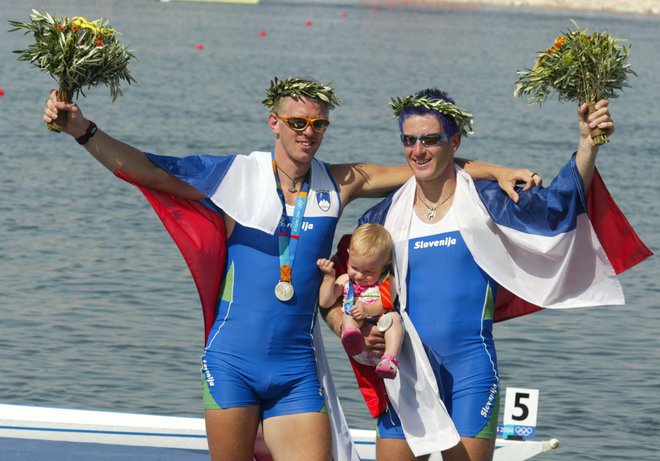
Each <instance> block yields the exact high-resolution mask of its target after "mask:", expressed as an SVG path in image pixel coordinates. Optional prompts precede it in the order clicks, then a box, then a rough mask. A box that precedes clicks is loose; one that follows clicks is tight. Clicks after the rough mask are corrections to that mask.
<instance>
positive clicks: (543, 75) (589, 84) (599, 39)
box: [513, 21, 637, 145]
mask: <svg viewBox="0 0 660 461" xmlns="http://www.w3.org/2000/svg"><path fill="white" fill-rule="evenodd" d="M573 24H574V25H575V29H574V30H571V31H568V32H566V33H564V34H562V35H560V36H559V37H557V39H556V40H555V41H554V43H553V44H552V46H551V47H550V48H548V49H547V50H545V51H542V52H540V53H538V55H537V59H536V62H535V63H534V66H533V68H532V69H527V70H519V71H518V72H517V74H518V80H517V81H516V83H515V89H514V92H513V94H514V96H516V97H520V96H527V98H528V100H529V102H530V104H533V103H537V102H538V103H539V104H541V103H543V102H544V101H545V100H546V99H547V97H548V96H549V95H550V94H552V93H553V92H554V93H556V94H557V96H558V99H559V101H577V102H579V103H586V104H588V105H589V106H590V111H592V110H593V106H594V104H595V103H596V102H598V101H599V100H601V99H604V98H606V99H611V98H615V97H617V94H616V92H617V91H619V90H622V89H623V88H624V87H629V86H630V85H628V83H627V79H628V76H629V75H630V74H632V75H637V74H635V72H634V71H633V70H632V69H631V67H630V64H629V63H628V59H629V57H630V47H625V46H623V45H621V43H622V42H625V40H622V39H618V38H614V37H612V36H611V35H609V34H608V33H607V32H593V33H591V34H587V30H586V29H585V30H580V28H579V27H578V25H577V23H576V22H575V21H573ZM592 139H593V141H594V143H595V144H596V145H600V144H604V143H606V142H607V141H608V139H607V136H606V135H605V134H604V133H602V131H601V130H597V131H593V130H592Z"/></svg>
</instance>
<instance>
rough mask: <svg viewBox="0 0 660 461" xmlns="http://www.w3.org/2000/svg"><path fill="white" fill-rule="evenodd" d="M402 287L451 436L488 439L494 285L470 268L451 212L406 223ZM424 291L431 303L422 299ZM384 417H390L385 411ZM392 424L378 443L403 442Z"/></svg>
mask: <svg viewBox="0 0 660 461" xmlns="http://www.w3.org/2000/svg"><path fill="white" fill-rule="evenodd" d="M439 261H440V262H441V263H440V264H438V262H439ZM406 285H407V292H408V310H407V312H408V316H409V317H410V320H411V321H412V323H413V324H414V325H415V328H416V330H417V333H418V334H419V337H420V339H421V341H422V344H423V345H424V348H425V350H426V351H427V355H428V358H429V362H430V363H431V366H432V368H433V374H434V375H435V378H436V380H437V383H438V387H439V389H440V395H441V397H442V400H443V402H444V403H445V406H446V407H447V411H448V412H449V415H450V416H451V417H452V420H453V422H454V424H455V425H456V429H457V431H458V433H459V434H460V435H461V436H464V437H477V436H478V437H485V438H495V435H496V428H497V410H498V406H497V403H498V393H499V376H498V371H497V357H496V354H495V343H494V340H493V312H494V307H495V299H494V294H495V293H496V291H497V283H496V282H495V281H494V280H493V279H492V278H491V277H490V276H488V274H486V273H485V272H484V271H483V270H482V269H481V268H480V267H479V266H477V264H476V263H475V261H474V258H473V257H472V255H471V254H470V251H469V250H468V248H467V246H466V245H465V241H464V240H463V238H462V236H461V233H460V232H459V231H458V224H457V223H456V218H455V216H454V212H453V208H452V209H451V210H450V211H449V212H448V213H447V215H446V216H445V217H444V218H443V219H442V220H441V221H440V222H438V223H433V224H429V223H425V222H423V221H422V220H420V219H419V218H418V217H417V215H415V214H413V215H412V220H411V226H410V236H409V243H408V280H407V281H406ZM430 290H432V293H433V296H429V292H430ZM388 413H393V410H392V409H391V408H389V409H388ZM396 419H397V416H396V415H395V414H385V415H382V416H381V417H380V418H379V427H378V434H379V436H380V437H384V438H403V437H404V434H403V432H402V431H401V430H400V427H398V426H399V425H398V424H392V422H393V421H396ZM489 422H490V423H491V424H488V423H489Z"/></svg>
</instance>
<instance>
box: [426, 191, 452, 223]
mask: <svg viewBox="0 0 660 461" xmlns="http://www.w3.org/2000/svg"><path fill="white" fill-rule="evenodd" d="M454 192H456V189H454V190H453V191H452V193H451V194H449V195H448V196H447V197H445V199H444V200H443V201H442V202H440V203H438V204H437V205H435V206H431V204H430V203H428V202H427V201H426V200H424V198H423V197H422V194H417V198H418V199H420V200H421V201H422V204H423V205H424V206H425V207H426V208H427V211H426V216H428V218H429V221H431V220H432V219H433V218H435V215H436V212H435V210H437V209H438V208H440V206H442V205H443V204H444V203H445V202H446V201H447V200H449V199H450V198H451V197H452V196H453V195H454Z"/></svg>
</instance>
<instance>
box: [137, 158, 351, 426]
mask: <svg viewBox="0 0 660 461" xmlns="http://www.w3.org/2000/svg"><path fill="white" fill-rule="evenodd" d="M150 158H151V159H152V161H154V162H155V163H156V164H158V165H159V166H161V167H163V168H165V169H166V170H168V171H170V172H171V173H172V174H174V175H175V176H177V177H179V178H180V179H183V180H185V181H186V182H188V183H190V184H192V185H193V186H195V187H196V188H197V189H198V190H200V191H201V192H202V193H203V194H204V195H205V196H206V197H207V198H208V202H209V206H211V207H214V208H217V209H219V210H221V212H222V213H226V214H227V215H229V216H231V217H232V218H233V219H234V220H235V221H236V225H235V227H234V229H233V231H232V234H231V236H230V237H229V238H228V239H227V242H226V246H227V263H226V268H225V273H224V279H223V283H222V287H221V290H220V293H219V299H218V312H217V315H216V317H215V322H214V323H213V326H212V328H211V331H210V334H209V337H208V341H207V344H206V348H205V350H204V355H203V357H202V375H203V380H204V387H205V390H206V391H207V392H205V407H206V408H234V407H244V406H255V405H256V406H260V407H261V409H262V412H263V417H264V418H268V417H272V416H278V415H285V414H294V413H302V412H318V411H322V410H323V407H324V400H325V398H324V394H323V392H322V389H321V384H320V382H319V378H318V375H317V366H316V365H317V364H316V359H315V351H314V347H313V344H312V340H313V335H312V330H313V327H314V324H315V321H316V316H315V306H316V299H317V296H318V287H319V284H320V281H321V276H322V274H321V272H320V271H318V270H310V268H316V260H317V259H318V258H320V257H326V256H327V255H328V254H329V253H330V250H331V245H332V237H333V234H334V231H335V227H336V224H337V220H338V217H339V214H340V210H341V203H340V200H339V194H338V192H337V187H336V185H335V183H334V181H333V179H332V177H331V175H330V174H329V172H328V170H327V168H326V166H325V165H324V164H323V163H321V162H319V161H317V160H313V162H312V167H311V170H310V171H311V174H310V189H309V192H308V198H307V204H306V207H305V212H304V218H303V223H302V228H301V230H300V238H299V241H298V246H297V251H296V254H295V262H294V264H293V267H292V284H293V286H294V289H295V295H294V297H293V298H292V299H291V300H290V301H287V302H282V301H279V300H278V299H277V298H276V297H275V294H274V288H275V285H276V284H277V283H278V282H279V278H280V269H279V268H280V261H279V250H278V236H277V229H276V224H277V221H274V220H273V216H274V215H273V213H272V211H271V210H272V209H273V207H275V209H276V210H281V209H282V204H281V202H280V200H279V197H278V195H277V191H276V186H275V179H274V176H273V171H272V166H271V154H270V153H268V152H257V153H253V154H252V155H250V156H247V157H246V156H229V157H211V156H208V157H206V156H205V157H188V158H186V159H179V158H176V159H175V158H170V157H159V156H150ZM269 207H270V208H269ZM287 208H288V213H289V214H291V213H292V208H291V207H288V206H287ZM280 213H281V211H278V213H277V214H276V215H275V217H276V218H279V214H280Z"/></svg>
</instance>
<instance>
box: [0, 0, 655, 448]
mask: <svg viewBox="0 0 660 461" xmlns="http://www.w3.org/2000/svg"><path fill="white" fill-rule="evenodd" d="M21 3H22V2H14V1H10V0H0V24H5V28H6V29H8V28H9V27H8V25H7V23H6V21H7V20H8V19H17V20H26V19H27V17H28V15H29V12H30V8H29V7H27V6H24V5H22V4H21ZM35 5H36V4H35ZM38 7H39V8H40V9H45V10H47V11H49V12H52V13H55V14H58V15H67V16H75V15H83V16H86V17H89V18H98V17H107V18H109V19H110V20H111V22H112V24H113V26H114V27H116V28H117V29H118V30H119V31H121V32H122V34H123V35H122V39H123V40H124V41H125V42H127V43H129V44H130V46H131V49H133V50H134V52H135V53H136V54H137V55H138V57H139V59H140V61H139V62H138V63H135V64H134V65H133V66H132V67H131V70H132V72H133V74H134V76H135V78H136V79H137V81H138V83H137V84H135V85H132V86H127V87H125V88H124V89H125V95H124V97H122V98H120V99H118V100H117V101H116V102H115V103H114V104H111V103H110V97H109V92H108V91H107V89H105V88H103V87H101V88H94V89H92V90H90V91H89V92H87V98H86V99H85V100H84V101H81V105H82V107H83V110H84V112H85V114H86V115H87V116H88V117H89V118H92V119H93V120H95V121H96V123H97V124H98V125H99V126H100V127H102V128H103V129H105V130H107V131H108V132H110V133H111V134H113V135H115V136H116V137H118V138H120V139H122V140H123V141H126V142H128V143H130V144H133V145H135V146H136V147H139V148H141V149H144V150H148V151H152V152H158V153H164V154H171V155H184V154H192V153H210V154H223V153H230V152H243V153H247V152H250V151H252V150H264V149H266V150H269V149H270V148H271V146H272V134H271V133H270V131H269V130H268V128H267V125H266V110H265V108H264V107H263V106H261V104H260V101H261V100H262V99H263V97H264V89H265V88H266V86H267V85H268V83H269V81H270V80H271V79H272V77H273V76H280V77H286V76H289V75H311V76H314V77H316V78H318V79H320V80H321V81H324V82H329V81H333V82H334V86H335V88H336V90H337V92H338V94H339V96H340V98H341V99H342V100H343V105H342V106H341V107H340V108H338V109H336V110H335V111H334V112H333V114H332V127H331V129H330V130H329V131H328V132H327V134H326V139H325V141H324V145H323V147H322V149H321V151H320V153H319V154H318V155H319V157H320V158H321V159H323V160H325V161H329V162H349V161H354V160H356V159H360V160H365V161H372V162H380V163H387V164H394V163H398V162H401V161H402V153H401V148H400V146H399V143H398V142H397V130H396V124H395V121H394V119H393V118H392V117H391V113H390V112H389V110H388V108H387V103H388V101H389V98H390V97H391V96H395V95H404V94H408V93H410V92H413V91H415V90H417V89H420V88H423V87H428V86H440V87H442V88H444V89H446V90H448V91H449V92H450V94H452V95H453V96H454V97H455V98H456V100H457V101H458V102H459V104H461V105H463V106H465V107H468V108H470V109H472V111H473V112H474V114H475V117H476V124H475V130H476V134H475V136H474V137H470V138H467V139H465V140H464V142H463V145H462V147H461V150H460V151H459V153H460V154H461V155H462V156H464V157H468V158H478V159H481V160H484V161H491V162H499V163H503V164H507V165H515V166H520V167H529V168H532V169H533V170H534V171H538V172H540V173H541V174H542V175H543V176H544V177H545V178H546V181H549V180H550V178H551V177H552V176H553V175H554V173H555V172H556V171H557V170H558V168H559V167H560V166H561V165H562V164H563V162H565V160H566V159H567V158H568V156H569V155H570V153H571V152H572V151H573V150H574V149H575V146H576V142H577V133H576V124H575V107H574V105H572V104H559V103H557V102H555V101H548V103H546V104H544V105H543V107H542V108H539V107H538V106H528V105H527V104H526V103H525V102H524V101H522V100H516V99H514V98H513V97H512V91H513V82H514V81H515V71H516V70H517V69H520V68H524V67H527V66H530V65H531V64H532V61H533V58H534V53H535V52H536V51H538V50H542V49H545V48H547V46H548V45H549V44H550V43H552V40H553V39H554V37H555V35H556V34H557V33H558V32H560V31H564V30H567V29H569V28H570V27H571V23H570V21H569V18H575V19H576V20H578V21H579V22H580V24H581V25H582V26H584V27H590V28H594V29H599V30H602V29H607V30H609V31H610V33H612V35H615V36H619V37H624V38H628V39H629V40H630V43H631V44H632V58H631V59H632V65H633V68H634V69H635V70H636V71H637V73H638V74H639V77H637V78H634V79H632V80H631V84H632V86H633V87H632V88H630V89H626V91H625V93H624V94H623V95H622V97H621V98H620V99H617V100H614V101H612V113H613V117H614V119H615V121H616V125H617V132H616V133H615V135H614V136H613V137H612V142H611V143H610V144H608V145H606V146H605V147H603V149H602V150H601V154H600V158H599V160H598V165H599V167H600V170H601V172H602V174H603V176H604V178H605V180H606V182H607V184H608V186H609V187H610V189H611V190H612V192H613V194H614V196H615V197H616V199H617V201H618V203H619V205H620V207H621V208H622V209H623V211H624V212H625V213H626V214H627V216H628V218H629V219H630V221H631V223H632V225H633V226H634V227H635V229H636V230H637V231H638V233H639V234H640V235H641V237H642V238H643V239H644V241H645V242H646V243H647V244H648V245H649V246H650V247H651V248H652V249H655V250H657V249H658V248H660V238H659V236H658V233H657V231H656V229H657V228H658V227H659V226H660V214H659V213H658V199H659V198H660V190H659V188H658V181H657V178H658V174H659V163H660V160H659V157H658V156H657V146H658V145H660V132H659V130H657V122H658V120H660V110H659V109H658V105H657V104H656V103H655V99H656V97H657V95H658V94H659V93H660V81H659V80H660V77H659V76H660V60H659V59H658V58H659V57H660V55H659V52H658V50H659V49H660V18H659V17H657V16H642V15H609V14H602V13H598V14H596V13H586V12H575V11H571V12H569V11H561V10H533V9H520V8H495V7H475V6H462V7H443V6H435V7H433V6H406V7H403V6H401V7H397V6H388V5H387V4H386V3H384V4H383V5H382V6H381V7H380V8H379V9H378V10H375V9H374V8H373V5H372V4H369V5H366V4H365V5H362V4H361V3H360V2H357V1H351V2H339V1H337V2H315V3H311V4H310V3H309V2H276V1H274V0H271V1H263V2H262V4H261V5H259V6H241V5H219V4H216V5H212V4H203V3H197V4H187V3H174V2H173V3H161V2H159V1H156V0H136V1H131V2H127V1H119V0H114V1H103V2H100V1H98V2H90V1H82V0H59V1H54V0H42V1H40V2H39V4H38ZM342 13H347V15H346V16H345V17H344V16H343V15H342ZM308 20H309V21H312V25H311V26H306V21H308ZM261 29H263V30H264V31H265V32H266V35H265V36H260V34H259V31H260V30H261ZM1 37H2V38H1V39H0V88H2V89H3V90H4V93H5V94H4V96H3V97H0V194H1V196H2V200H1V201H0V401H2V402H7V403H18V404H33V405H50V406H59V407H72V408H90V409H107V410H114V411H131V412H152V413H157V414H167V415H169V414H177V415H185V416H200V415H201V412H202V405H201V398H200V390H201V389H200V381H199V355H200V352H201V346H202V340H203V333H202V320H201V313H200V309H199V307H198V300H197V294H196V291H195V288H194V286H193V283H192V280H191V278H190V276H189V274H188V273H187V269H186V267H185V264H184V262H183V259H182V258H181V256H180V255H179V253H178V251H177V250H176V248H175V247H174V245H173V244H172V243H171V241H170V238H169V236H168V235H167V233H166V232H165V230H164V229H163V228H162V226H161V224H160V222H159V221H158V220H157V219H156V217H155V215H154V214H153V212H152V211H151V209H150V208H149V206H148V205H147V204H146V202H145V201H144V199H143V198H142V197H141V195H140V194H139V192H138V191H137V190H135V189H134V188H132V187H131V186H128V185H126V184H124V183H123V182H122V181H119V180H117V179H115V178H114V177H113V176H112V175H111V174H109V173H108V172H107V171H106V170H104V168H103V167H101V166H100V165H99V164H97V163H96V162H95V161H94V160H93V159H91V158H90V157H89V156H88V154H87V153H86V152H85V151H84V150H83V149H81V148H79V147H78V146H77V145H76V144H75V143H74V142H72V140H71V139H68V138H66V137H65V136H64V135H56V134H53V133H49V132H47V131H46V130H45V129H44V126H43V123H42V121H41V113H42V108H43V105H44V102H45V99H46V96H47V94H48V91H49V89H50V88H53V87H54V82H53V81H52V80H51V79H50V78H49V77H48V76H47V75H45V74H42V73H40V72H38V71H37V70H36V69H32V68H30V66H29V65H28V64H27V63H17V62H16V61H15V55H13V54H11V51H12V50H15V49H20V48H23V47H25V46H26V45H27V43H28V38H27V37H24V36H23V35H21V34H20V33H11V34H9V33H4V32H2V34H1ZM198 43H201V44H203V45H204V49H203V50H201V51H200V50H198V49H197V44H198ZM372 203H373V201H369V200H364V201H361V202H360V201H359V202H356V203H354V204H352V205H350V206H349V208H348V209H347V211H346V213H345V215H344V217H343V218H342V221H341V222H340V226H339V227H340V229H339V231H338V233H343V232H348V231H350V230H351V229H352V227H353V226H354V222H355V219H356V217H357V216H358V215H359V214H360V213H361V212H362V211H363V210H364V209H366V208H367V207H368V206H369V205H371V204H372ZM659 275H660V267H659V263H658V261H657V258H651V259H650V260H649V261H647V262H645V263H644V264H642V265H641V266H639V267H637V268H634V269H632V270H630V271H629V272H628V273H625V274H623V275H622V276H621V280H622V282H623V285H624V289H625V292H626V296H627V304H626V305H625V306H619V307H600V308H591V309H583V310H571V311H561V312H556V311H546V312H542V313H538V314H535V315H532V316H530V317H527V318H521V319H517V320H513V321H510V322H505V323H503V324H498V325H497V326H496V330H495V334H496V338H497V345H498V355H499V359H500V369H501V371H502V375H503V385H504V387H507V386H513V387H531V388H538V389H540V391H541V394H540V409H539V420H538V435H539V436H540V437H542V438H549V437H557V438H559V439H560V441H561V447H560V448H559V450H558V451H555V452H553V453H552V454H547V455H543V456H541V457H539V459H549V460H550V459H553V460H556V459H562V460H621V459H630V460H657V459H660V441H659V439H658V433H659V432H660V416H658V413H659V412H660V405H659V404H658V395H660V365H659V359H660V340H659V339H658V336H659V335H658V334H657V330H658V329H659V328H660V311H659V310H658V308H657V299H658V298H659V294H660V290H659V289H658V284H657V281H658V276H659ZM326 333H327V330H326ZM247 334H249V332H248V333H247ZM255 340H258V338H255ZM326 343H327V347H328V349H329V351H330V352H329V354H330V360H331V364H332V366H333V369H334V370H335V380H336V382H337V383H338V385H339V389H340V392H341V395H342V397H343V401H344V406H345V410H346V413H347V417H348V420H349V423H350V424H351V426H353V427H360V428H372V427H373V425H372V422H371V421H370V420H369V417H368V416H367V412H366V410H365V408H364V405H363V403H362V401H361V398H360V396H359V395H358V393H357V391H356V390H355V384H354V380H353V377H352V373H351V371H350V370H349V368H348V366H347V364H346V361H345V359H344V356H343V353H342V352H341V351H340V349H339V347H338V341H337V340H336V339H335V338H334V337H332V336H331V335H329V334H328V335H327V337H326Z"/></svg>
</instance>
